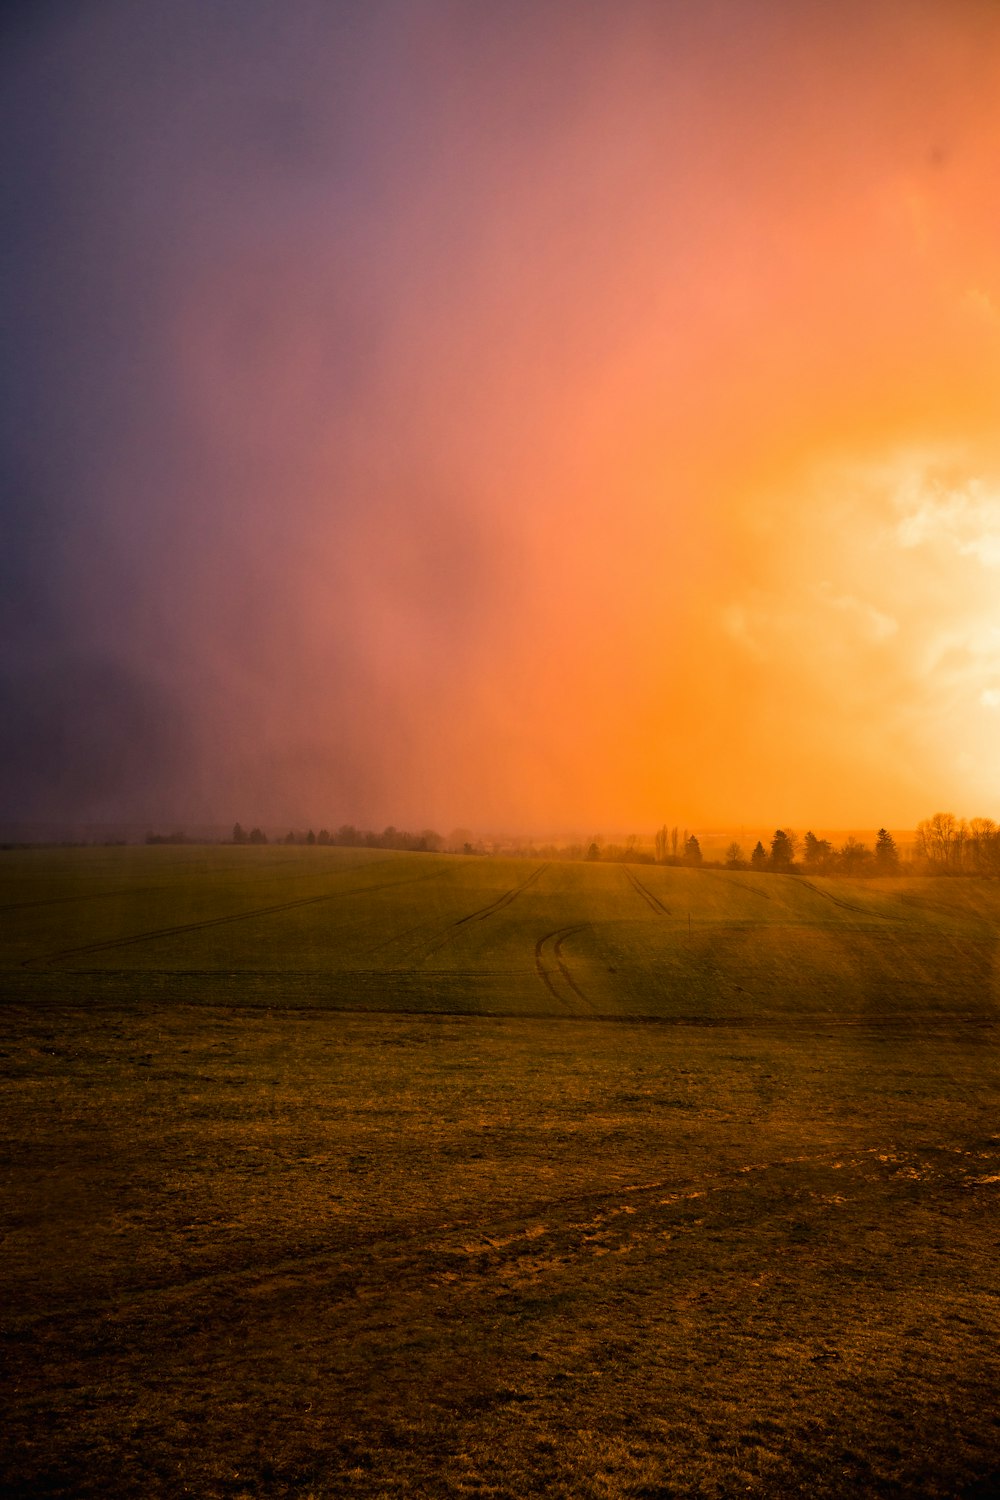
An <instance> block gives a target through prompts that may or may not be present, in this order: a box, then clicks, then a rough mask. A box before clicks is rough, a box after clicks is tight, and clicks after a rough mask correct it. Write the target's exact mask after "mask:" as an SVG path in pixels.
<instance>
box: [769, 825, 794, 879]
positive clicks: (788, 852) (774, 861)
mask: <svg viewBox="0 0 1000 1500" xmlns="http://www.w3.org/2000/svg"><path fill="white" fill-rule="evenodd" d="M794 858H795V845H794V844H793V843H792V839H791V836H790V835H789V834H787V833H786V832H785V830H784V829H783V828H776V829H775V832H774V838H773V839H772V840H771V857H770V859H769V860H768V863H769V865H770V867H771V869H772V870H777V871H778V872H779V873H781V872H782V871H788V870H790V869H791V868H792V861H793V860H794Z"/></svg>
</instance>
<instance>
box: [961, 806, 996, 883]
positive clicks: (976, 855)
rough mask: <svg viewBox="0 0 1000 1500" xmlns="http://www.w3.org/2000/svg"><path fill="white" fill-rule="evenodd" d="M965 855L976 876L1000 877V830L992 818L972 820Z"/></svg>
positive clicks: (968, 866) (969, 867) (968, 865)
mask: <svg viewBox="0 0 1000 1500" xmlns="http://www.w3.org/2000/svg"><path fill="white" fill-rule="evenodd" d="M964 855H965V859H966V865H967V868H968V869H970V870H972V871H973V872H974V873H975V874H976V875H1000V828H997V825H996V824H995V823H994V821H993V819H992V818H970V820H969V827H968V834H967V838H966V842H965V849H964Z"/></svg>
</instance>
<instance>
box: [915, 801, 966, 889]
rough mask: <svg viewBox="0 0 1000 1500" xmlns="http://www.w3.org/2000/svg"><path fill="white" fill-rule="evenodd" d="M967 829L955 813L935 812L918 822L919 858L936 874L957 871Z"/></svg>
mask: <svg viewBox="0 0 1000 1500" xmlns="http://www.w3.org/2000/svg"><path fill="white" fill-rule="evenodd" d="M966 831H967V830H966V827H965V823H964V822H961V823H960V822H959V821H958V819H957V818H956V817H955V814H954V813H943V812H938V813H935V814H934V816H933V817H932V818H928V819H927V820H926V821H925V822H921V823H918V824H917V841H916V852H917V858H918V859H920V860H922V861H923V862H924V863H925V864H926V865H927V866H928V867H929V868H930V870H931V871H932V872H934V873H935V874H939V875H946V874H952V873H954V872H956V871H957V870H959V869H961V864H962V852H963V847H964V844H965V836H966Z"/></svg>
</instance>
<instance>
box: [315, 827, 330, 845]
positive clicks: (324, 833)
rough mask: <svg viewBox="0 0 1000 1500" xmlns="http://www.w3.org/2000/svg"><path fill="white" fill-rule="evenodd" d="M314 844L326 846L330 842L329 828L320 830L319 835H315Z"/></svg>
mask: <svg viewBox="0 0 1000 1500" xmlns="http://www.w3.org/2000/svg"><path fill="white" fill-rule="evenodd" d="M316 842H317V844H328V843H329V842H330V830H329V828H321V829H320V831H319V833H318V834H317V835H316Z"/></svg>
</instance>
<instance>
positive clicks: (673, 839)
mask: <svg viewBox="0 0 1000 1500" xmlns="http://www.w3.org/2000/svg"><path fill="white" fill-rule="evenodd" d="M677 838H678V830H677V828H676V827H675V828H671V830H670V852H671V854H672V855H673V857H674V859H676V858H677Z"/></svg>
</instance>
